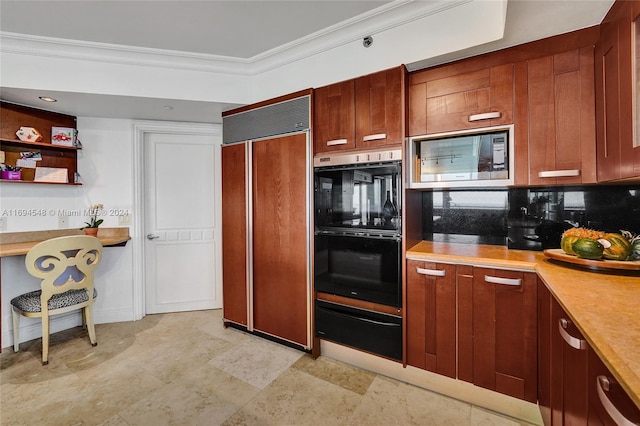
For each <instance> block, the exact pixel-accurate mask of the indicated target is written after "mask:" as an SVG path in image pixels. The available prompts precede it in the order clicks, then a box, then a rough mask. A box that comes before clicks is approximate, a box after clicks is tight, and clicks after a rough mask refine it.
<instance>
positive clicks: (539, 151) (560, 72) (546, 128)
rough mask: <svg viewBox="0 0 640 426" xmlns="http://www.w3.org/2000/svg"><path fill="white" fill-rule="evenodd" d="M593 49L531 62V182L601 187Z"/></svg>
mask: <svg viewBox="0 0 640 426" xmlns="http://www.w3.org/2000/svg"><path fill="white" fill-rule="evenodd" d="M593 76H594V70H593V48H592V47H585V48H583V49H576V50H571V51H568V52H564V53H559V54H556V55H551V56H545V57H542V58H537V59H534V60H531V61H529V62H528V77H527V80H528V88H527V91H528V113H529V114H528V115H529V117H528V124H529V135H528V137H529V149H528V153H529V182H528V183H529V184H530V185H554V184H564V185H566V184H580V183H595V181H596V158H595V157H596V153H595V120H594V117H595V100H594V83H593V78H594V77H593Z"/></svg>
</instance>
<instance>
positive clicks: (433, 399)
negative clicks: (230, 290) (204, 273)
mask: <svg viewBox="0 0 640 426" xmlns="http://www.w3.org/2000/svg"><path fill="white" fill-rule="evenodd" d="M96 333H97V335H98V346H97V347H91V345H90V344H89V339H88V337H87V335H86V330H83V329H82V328H80V327H76V328H73V329H70V330H66V331H64V332H60V333H56V334H54V335H53V336H52V338H51V347H50V356H49V365H47V366H42V365H41V347H40V345H41V340H40V339H36V340H33V341H30V342H24V343H22V344H21V345H20V348H21V351H20V352H18V353H13V350H12V349H10V348H5V350H4V351H3V352H2V354H0V424H2V426H6V425H31V424H43V425H47V426H55V425H64V426H69V425H75V424H82V425H104V426H124V425H136V424H139V425H145V426H146V425H154V426H155V425H163V424H179V425H197V424H202V425H207V426H209V425H218V424H224V425H259V426H262V425H277V426H281V425H296V426H297V425H314V426H315V425H348V426H359V425H363V426H364V425H366V426H376V425H385V426H386V425H402V426H405V425H455V426H458V425H462V426H484V425H492V426H493V425H497V426H502V425H505V426H506V425H511V426H513V425H523V426H524V425H526V423H522V422H518V421H517V420H514V419H511V418H508V417H505V416H502V415H500V414H498V413H494V412H492V411H488V410H484V409H481V408H477V407H472V406H471V405H470V404H466V403H463V402H460V401H457V400H455V399H452V398H448V397H445V396H442V395H439V394H437V393H433V392H429V391H426V390H424V389H420V388H418V387H415V386H411V385H408V384H406V383H402V382H399V381H396V380H393V379H389V378H386V377H382V376H379V375H376V374H374V373H371V372H368V371H364V370H361V369H359V368H356V367H353V366H349V365H346V364H343V363H340V362H337V361H334V360H331V359H328V358H324V357H320V358H318V359H317V360H313V359H312V358H311V356H310V355H309V354H306V353H304V352H302V351H299V350H296V349H292V348H289V347H286V346H283V345H280V344H277V343H274V342H271V341H269V340H266V339H263V338H260V337H257V336H253V335H251V334H249V333H245V332H242V331H240V330H237V329H234V328H224V326H223V324H222V311H221V310H213V311H196V312H181V313H173V314H160V315H147V316H146V317H145V318H144V319H142V320H140V321H133V322H125V323H114V324H98V325H97V326H96ZM526 426H530V425H526Z"/></svg>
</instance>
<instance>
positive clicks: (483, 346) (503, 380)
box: [458, 267, 537, 402]
mask: <svg viewBox="0 0 640 426" xmlns="http://www.w3.org/2000/svg"><path fill="white" fill-rule="evenodd" d="M465 268H466V269H467V270H464V269H459V271H458V275H459V279H458V291H459V294H458V310H459V312H458V330H459V331H458V341H459V355H460V354H461V353H462V352H463V348H472V350H471V352H470V354H471V355H472V359H471V360H470V359H469V353H467V354H466V357H465V358H462V359H461V358H460V357H459V360H458V363H459V366H458V368H459V370H460V371H463V372H467V373H466V374H463V376H462V377H460V374H459V378H460V379H461V380H467V381H471V382H472V383H473V384H475V385H476V386H480V387H483V388H486V389H491V390H494V391H496V392H500V393H503V394H506V395H510V396H513V397H515V398H520V399H523V400H526V401H529V402H536V401H537V374H536V371H537V288H536V282H537V277H536V274H535V273H531V272H521V271H510V270H499V269H491V268H480V267H473V269H472V271H469V270H468V269H469V268H471V267H465ZM470 272H471V274H472V277H473V278H472V279H471V280H469V279H468V277H469V273H470ZM465 276H466V277H467V279H466V280H465V279H464V278H465ZM461 278H462V279H461ZM469 285H471V286H472V288H471V289H469V288H468V286H469ZM470 298H471V300H470ZM469 309H471V312H469ZM470 372H471V373H472V380H470V379H471V378H470V377H467V375H468V373H470Z"/></svg>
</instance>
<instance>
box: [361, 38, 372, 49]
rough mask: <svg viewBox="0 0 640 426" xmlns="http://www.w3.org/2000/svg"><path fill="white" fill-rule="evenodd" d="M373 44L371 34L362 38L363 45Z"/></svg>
mask: <svg viewBox="0 0 640 426" xmlns="http://www.w3.org/2000/svg"><path fill="white" fill-rule="evenodd" d="M372 44H373V37H371V36H366V37H365V38H364V39H363V40H362V45H363V46H364V47H371V45H372Z"/></svg>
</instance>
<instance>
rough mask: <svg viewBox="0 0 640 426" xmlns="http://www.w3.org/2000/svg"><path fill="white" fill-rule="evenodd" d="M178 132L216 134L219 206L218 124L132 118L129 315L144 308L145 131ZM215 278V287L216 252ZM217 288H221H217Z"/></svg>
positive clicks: (218, 198) (217, 224) (217, 227)
mask: <svg viewBox="0 0 640 426" xmlns="http://www.w3.org/2000/svg"><path fill="white" fill-rule="evenodd" d="M150 133H163V134H179V135H206V136H216V137H219V144H218V145H217V146H216V147H215V158H214V164H215V165H216V170H215V171H214V178H215V184H214V185H215V186H214V190H215V192H216V193H215V196H214V200H215V204H216V206H220V204H221V202H222V185H221V179H222V171H221V170H220V163H221V162H220V149H221V146H222V125H221V124H208V123H183V122H170V121H143V120H136V121H134V122H133V130H132V134H133V143H132V158H133V169H132V176H131V178H132V181H133V211H134V212H135V214H134V215H133V223H132V224H133V232H132V235H131V240H132V241H131V242H132V243H133V248H132V251H133V294H132V299H133V319H134V320H139V319H142V318H143V317H144V316H145V314H146V308H145V278H146V277H145V267H144V266H145V260H144V259H145V252H144V245H145V244H144V238H145V236H144V235H145V234H144V229H145V228H144V217H145V211H144V172H145V170H144V140H145V137H146V135H147V134H150ZM221 216H222V215H221V214H217V215H216V221H215V234H214V244H215V251H216V253H221V250H222V242H221V238H220V235H221V229H222V217H221ZM215 262H216V267H215V268H216V281H217V287H218V288H220V286H222V259H221V258H220V256H217V258H216V259H215ZM220 292H221V290H220ZM220 294H221V293H220Z"/></svg>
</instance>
